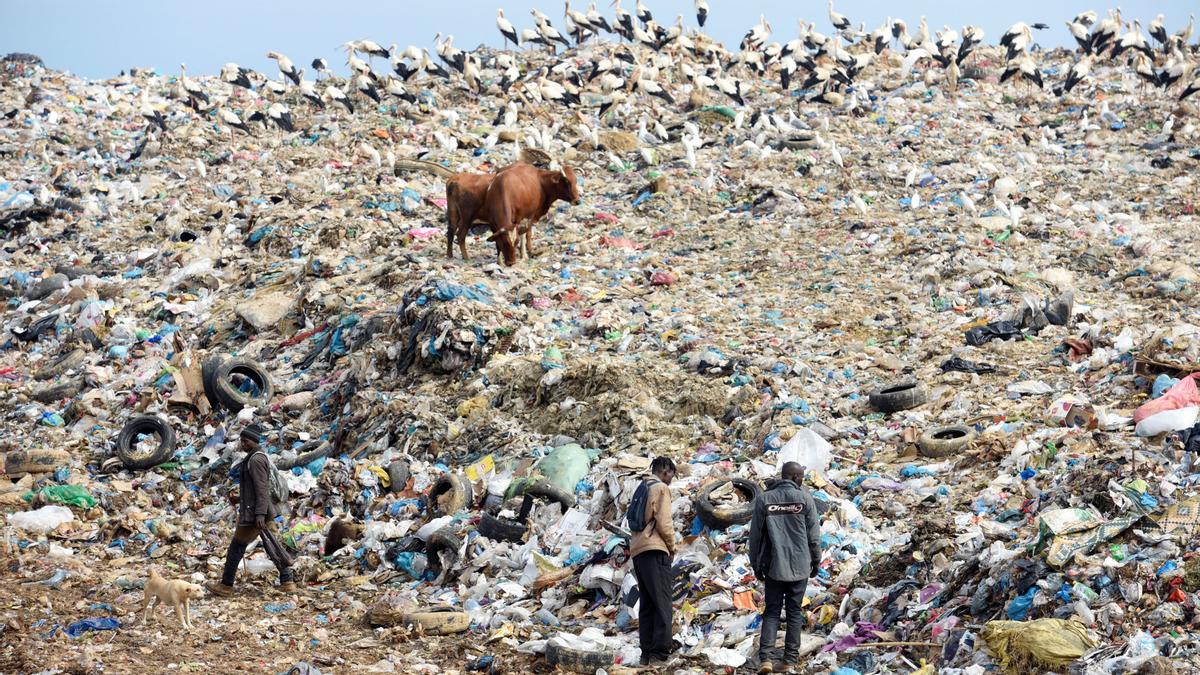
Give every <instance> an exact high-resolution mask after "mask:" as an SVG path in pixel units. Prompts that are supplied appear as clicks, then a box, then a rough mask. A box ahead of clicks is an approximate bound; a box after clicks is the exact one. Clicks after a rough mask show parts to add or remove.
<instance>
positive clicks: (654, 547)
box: [629, 457, 675, 666]
mask: <svg viewBox="0 0 1200 675" xmlns="http://www.w3.org/2000/svg"><path fill="white" fill-rule="evenodd" d="M650 473H651V474H652V475H653V477H651V478H647V479H645V480H644V481H643V482H642V484H641V485H640V486H638V491H639V492H642V491H644V492H645V498H644V499H643V500H641V501H643V502H644V511H643V512H642V513H640V514H631V515H635V517H640V518H641V523H642V524H643V528H642V529H641V530H640V531H636V532H633V541H632V543H631V544H630V546H629V555H630V557H632V558H633V572H634V574H635V575H637V582H638V602H639V606H638V640H639V642H640V643H641V647H642V665H643V666H664V665H666V663H667V660H668V659H670V657H671V652H672V651H673V650H674V645H675V643H674V641H673V640H672V639H671V623H672V620H671V613H672V609H673V608H672V607H671V595H672V586H673V583H672V581H673V580H672V574H671V561H672V559H673V558H674V557H675V528H674V525H673V523H672V522H671V488H670V487H669V486H670V485H671V481H672V480H674V479H675V462H672V461H671V460H670V459H668V458H666V457H656V458H655V459H654V461H653V462H651V463H650ZM638 501H639V499H638V493H637V492H635V493H634V502H635V504H636V503H637V502H638ZM632 506H634V505H631V507H632ZM632 520H633V519H631V529H633V528H632Z"/></svg>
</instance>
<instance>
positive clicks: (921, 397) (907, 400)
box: [870, 380, 929, 413]
mask: <svg viewBox="0 0 1200 675" xmlns="http://www.w3.org/2000/svg"><path fill="white" fill-rule="evenodd" d="M928 400H929V394H928V393H926V391H925V386H924V385H922V384H921V383H920V382H913V381H911V380H910V381H906V382H896V383H894V384H889V385H888V386H886V387H883V388H880V389H877V390H875V391H873V392H871V396H870V401H871V407H872V408H874V409H876V410H878V411H879V412H885V413H890V412H898V411H901V410H908V409H909V408H915V407H917V406H919V405H921V404H923V403H925V402H926V401H928Z"/></svg>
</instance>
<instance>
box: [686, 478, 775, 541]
mask: <svg viewBox="0 0 1200 675" xmlns="http://www.w3.org/2000/svg"><path fill="white" fill-rule="evenodd" d="M730 482H732V483H733V489H734V490H736V491H738V492H740V493H741V495H742V497H743V498H744V501H742V502H740V503H737V504H734V505H732V506H724V505H719V504H714V503H713V502H712V493H713V492H714V491H715V490H716V489H717V488H720V487H721V486H723V485H726V484H728V483H730ZM761 492H762V488H760V487H759V486H758V483H755V482H754V481H749V480H746V479H745V478H718V479H717V480H714V481H712V482H711V483H709V484H708V485H705V486H704V488H702V489H701V490H700V492H699V493H698V494H697V495H696V496H695V498H693V499H692V506H693V507H695V509H696V515H697V516H699V518H700V522H701V523H704V526H705V527H707V528H708V529H710V530H724V529H725V528H727V527H730V526H732V525H743V524H745V523H748V522H750V517H751V516H752V515H754V499H755V498H756V497H758V495H759V493H761Z"/></svg>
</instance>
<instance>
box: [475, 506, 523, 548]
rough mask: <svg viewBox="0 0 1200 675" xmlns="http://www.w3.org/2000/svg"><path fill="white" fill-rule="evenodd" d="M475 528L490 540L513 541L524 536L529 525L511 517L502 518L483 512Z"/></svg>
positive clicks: (519, 539) (517, 540)
mask: <svg viewBox="0 0 1200 675" xmlns="http://www.w3.org/2000/svg"><path fill="white" fill-rule="evenodd" d="M475 529H476V530H478V531H479V534H480V535H482V536H484V537H487V538H488V539H491V540H492V541H510V542H514V543H515V542H519V541H521V540H522V539H524V538H525V532H526V530H528V529H529V527H528V526H527V525H526V524H525V523H522V522H520V521H518V520H513V519H512V518H502V517H500V516H493V515H492V514H490V513H485V514H483V516H482V517H480V519H479V525H478V526H477V527H476V528H475Z"/></svg>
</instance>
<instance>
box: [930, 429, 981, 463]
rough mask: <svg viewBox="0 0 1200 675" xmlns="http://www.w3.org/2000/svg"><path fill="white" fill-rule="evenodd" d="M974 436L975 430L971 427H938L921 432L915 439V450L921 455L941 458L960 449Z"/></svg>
mask: <svg viewBox="0 0 1200 675" xmlns="http://www.w3.org/2000/svg"><path fill="white" fill-rule="evenodd" d="M974 438H975V430H974V429H972V428H971V427H965V426H962V425H956V426H952V427H939V428H937V429H930V430H929V431H926V432H925V433H923V434H921V438H919V439H917V450H918V451H919V452H920V453H921V456H922V457H932V458H934V459H941V458H942V457H949V456H950V455H953V454H955V453H957V452H959V451H961V450H962V449H963V448H965V447H967V445H969V444H970V443H971V441H972V440H973V439H974Z"/></svg>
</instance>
